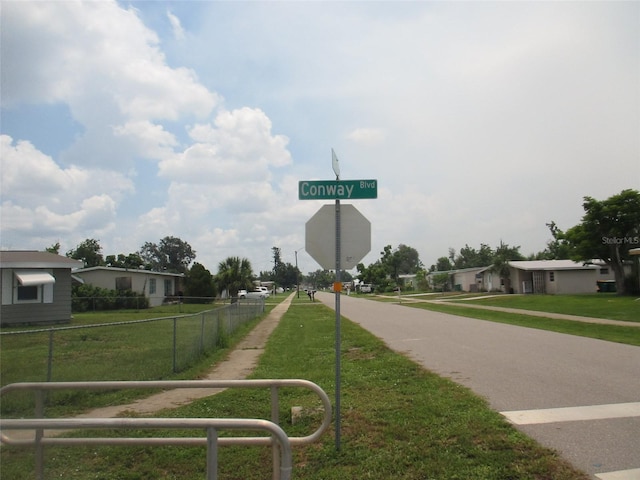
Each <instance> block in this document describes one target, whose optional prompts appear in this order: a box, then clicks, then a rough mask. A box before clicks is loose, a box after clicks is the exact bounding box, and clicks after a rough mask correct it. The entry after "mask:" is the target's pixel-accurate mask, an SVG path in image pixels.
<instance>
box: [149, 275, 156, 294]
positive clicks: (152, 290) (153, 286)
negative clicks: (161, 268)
mask: <svg viewBox="0 0 640 480" xmlns="http://www.w3.org/2000/svg"><path fill="white" fill-rule="evenodd" d="M154 293H156V279H155V278H150V279H149V295H153V294H154Z"/></svg>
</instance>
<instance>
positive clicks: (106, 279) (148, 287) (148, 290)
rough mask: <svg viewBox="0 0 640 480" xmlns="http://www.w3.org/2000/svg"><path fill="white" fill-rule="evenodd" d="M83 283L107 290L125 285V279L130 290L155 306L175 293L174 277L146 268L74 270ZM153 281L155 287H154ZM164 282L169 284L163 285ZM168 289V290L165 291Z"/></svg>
mask: <svg viewBox="0 0 640 480" xmlns="http://www.w3.org/2000/svg"><path fill="white" fill-rule="evenodd" d="M74 274H76V275H77V276H79V277H80V278H82V280H84V282H85V283H88V284H89V285H94V286H96V287H100V288H106V289H109V290H118V287H122V286H123V285H124V286H127V283H128V282H127V281H126V280H123V279H130V282H129V283H128V285H129V288H130V290H131V291H133V292H136V293H139V294H143V295H144V296H145V297H147V298H148V299H149V306H151V307H157V306H159V305H162V303H163V302H164V300H165V298H166V297H167V296H174V295H176V293H177V292H176V289H177V283H176V278H175V277H172V276H169V275H158V274H154V273H153V272H150V271H147V270H142V271H138V270H104V269H98V270H88V271H85V272H75V273H74ZM154 282H155V289H154V288H153V287H154V285H153V284H154ZM165 282H169V286H168V287H165ZM167 290H168V291H167Z"/></svg>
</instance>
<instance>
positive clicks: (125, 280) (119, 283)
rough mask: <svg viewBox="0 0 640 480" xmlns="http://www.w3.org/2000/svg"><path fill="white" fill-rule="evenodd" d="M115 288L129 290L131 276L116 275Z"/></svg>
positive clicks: (120, 290)
mask: <svg viewBox="0 0 640 480" xmlns="http://www.w3.org/2000/svg"><path fill="white" fill-rule="evenodd" d="M116 290H118V291H119V292H122V291H124V290H131V277H118V278H116Z"/></svg>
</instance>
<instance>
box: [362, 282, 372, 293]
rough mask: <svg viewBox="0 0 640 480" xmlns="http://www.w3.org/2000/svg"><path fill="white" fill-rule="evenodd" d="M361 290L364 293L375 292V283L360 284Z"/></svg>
mask: <svg viewBox="0 0 640 480" xmlns="http://www.w3.org/2000/svg"><path fill="white" fill-rule="evenodd" d="M360 291H361V292H362V293H371V292H373V285H371V284H370V283H363V284H362V285H360Z"/></svg>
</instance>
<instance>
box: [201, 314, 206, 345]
mask: <svg viewBox="0 0 640 480" xmlns="http://www.w3.org/2000/svg"><path fill="white" fill-rule="evenodd" d="M204 320H205V314H204V312H202V318H201V320H200V353H201V354H202V352H204Z"/></svg>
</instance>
